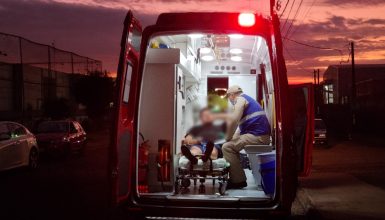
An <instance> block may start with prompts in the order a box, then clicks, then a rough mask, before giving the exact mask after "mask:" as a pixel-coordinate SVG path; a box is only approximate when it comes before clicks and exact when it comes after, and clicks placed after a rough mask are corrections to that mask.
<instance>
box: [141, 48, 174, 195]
mask: <svg viewBox="0 0 385 220" xmlns="http://www.w3.org/2000/svg"><path fill="white" fill-rule="evenodd" d="M179 54H180V52H179V49H149V50H148V52H147V56H146V66H145V70H144V74H143V81H142V91H141V97H140V109H139V131H140V132H141V133H142V134H143V136H144V137H145V139H146V140H148V141H149V142H148V143H149V145H150V146H151V147H150V149H149V166H150V167H149V174H148V182H149V187H150V188H151V187H152V188H154V189H156V188H157V187H158V188H159V187H160V182H158V180H157V155H158V141H159V140H168V141H170V144H171V151H172V150H173V149H174V145H175V143H174V123H175V121H174V110H175V100H174V97H175V94H176V86H175V85H176V82H175V79H176V75H175V73H176V71H175V69H176V64H177V63H179ZM165 58H166V59H165ZM171 153H172V152H171ZM171 175H173V174H172V173H171ZM172 179H173V176H172Z"/></svg>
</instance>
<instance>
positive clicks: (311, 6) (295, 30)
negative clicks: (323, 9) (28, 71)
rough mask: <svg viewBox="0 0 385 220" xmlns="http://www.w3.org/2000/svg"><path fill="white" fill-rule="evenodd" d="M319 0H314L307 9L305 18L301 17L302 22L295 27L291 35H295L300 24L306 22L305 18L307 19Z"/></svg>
mask: <svg viewBox="0 0 385 220" xmlns="http://www.w3.org/2000/svg"><path fill="white" fill-rule="evenodd" d="M316 1H317V0H313V2H312V3H311V5H310V7H309V8H308V10H307V11H306V13H305V15H304V16H303V18H302V19H301V22H300V23H299V24H298V25H297V27H295V29H294V31H293V32H292V34H291V36H293V35H294V34H295V32H297V30H298V28H299V26H300V25H301V24H302V23H303V22H304V20H305V19H306V17H307V16H308V14H309V12H310V11H311V9H312V8H313V6H314V4H315V2H316ZM287 37H290V36H287Z"/></svg>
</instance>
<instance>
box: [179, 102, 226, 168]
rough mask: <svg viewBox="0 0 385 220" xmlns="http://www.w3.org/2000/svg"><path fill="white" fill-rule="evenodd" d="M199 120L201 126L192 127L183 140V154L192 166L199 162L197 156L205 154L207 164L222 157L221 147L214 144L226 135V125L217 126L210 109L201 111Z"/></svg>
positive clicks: (203, 158)
mask: <svg viewBox="0 0 385 220" xmlns="http://www.w3.org/2000/svg"><path fill="white" fill-rule="evenodd" d="M199 118H200V121H201V124H200V125H197V126H194V127H192V128H191V129H190V130H189V131H188V132H187V134H186V136H185V138H184V139H183V140H182V147H181V151H182V154H183V155H184V156H185V157H187V159H189V160H190V161H191V163H192V164H196V163H197V162H198V159H197V158H196V157H195V155H202V154H203V156H202V160H203V162H206V161H207V160H208V159H209V158H211V159H213V160H215V159H217V158H218V157H221V156H222V152H221V149H220V147H219V146H218V145H214V142H215V141H216V140H217V139H219V138H220V136H221V134H223V133H224V130H225V125H226V124H225V123H224V124H222V125H215V124H214V119H213V115H212V114H211V112H210V109H208V108H203V109H201V110H200V112H199ZM222 136H223V135H222Z"/></svg>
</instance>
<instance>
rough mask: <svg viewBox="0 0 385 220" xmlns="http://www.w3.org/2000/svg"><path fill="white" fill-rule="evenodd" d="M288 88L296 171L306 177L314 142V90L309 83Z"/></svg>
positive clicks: (309, 167) (310, 163) (308, 171)
mask: <svg viewBox="0 0 385 220" xmlns="http://www.w3.org/2000/svg"><path fill="white" fill-rule="evenodd" d="M289 87H290V88H289V90H290V102H291V110H292V112H291V113H292V118H293V141H294V147H295V150H296V165H297V171H298V174H299V175H300V176H308V175H309V174H310V170H311V165H312V153H313V140H314V88H313V85H312V84H310V83H308V84H298V85H290V86H289Z"/></svg>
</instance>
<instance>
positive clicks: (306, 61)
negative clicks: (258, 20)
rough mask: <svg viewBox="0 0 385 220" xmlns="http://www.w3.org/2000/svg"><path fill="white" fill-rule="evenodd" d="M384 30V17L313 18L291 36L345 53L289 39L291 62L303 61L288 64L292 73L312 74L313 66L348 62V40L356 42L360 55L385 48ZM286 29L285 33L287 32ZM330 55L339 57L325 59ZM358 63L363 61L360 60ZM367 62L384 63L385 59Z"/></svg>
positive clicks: (289, 60)
mask: <svg viewBox="0 0 385 220" xmlns="http://www.w3.org/2000/svg"><path fill="white" fill-rule="evenodd" d="M384 30H385V20H384V19H361V18H360V19H348V18H345V17H342V16H331V17H330V18H329V19H327V20H326V21H322V22H320V21H310V22H309V23H306V24H304V23H302V24H300V25H295V26H294V31H293V32H294V34H292V35H290V38H291V39H295V40H297V41H299V42H304V43H307V44H310V45H314V46H318V47H325V48H335V49H339V50H341V51H342V55H341V53H340V52H339V51H336V50H320V49H316V48H311V47H307V46H303V45H299V44H296V43H293V42H291V41H288V40H285V41H284V45H285V47H286V48H287V50H286V51H285V58H286V60H287V61H288V63H289V64H290V63H293V62H295V61H297V62H296V63H300V65H288V73H289V76H304V77H305V76H307V77H309V76H310V75H311V74H312V71H313V68H317V67H322V66H324V67H326V66H328V65H332V64H338V63H339V62H340V61H346V60H347V59H348V56H349V45H348V43H349V42H350V41H354V42H355V46H356V53H357V55H358V56H359V55H360V53H365V52H373V51H374V52H375V51H385V43H384V42H385V40H384V39H383V36H384V34H385V32H384ZM283 32H284V33H285V31H283ZM293 32H292V33H293ZM378 53H379V54H381V53H382V52H378ZM328 56H329V57H334V59H335V60H334V61H328V60H327V59H321V58H322V57H324V58H325V57H328ZM358 62H360V61H359V60H358ZM363 62H382V63H384V62H385V60H384V59H383V60H373V61H363Z"/></svg>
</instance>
